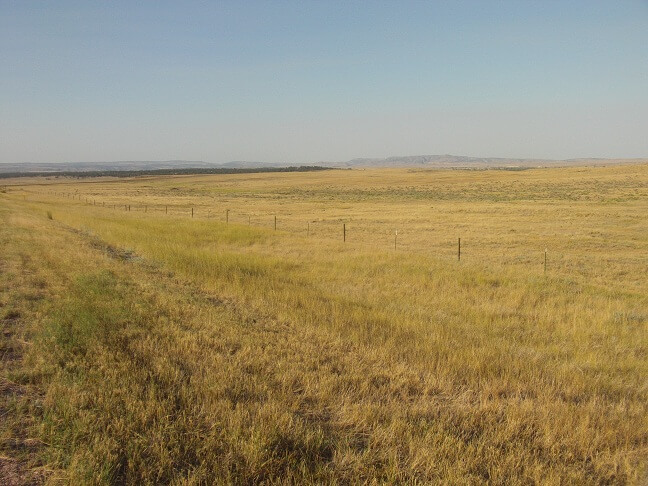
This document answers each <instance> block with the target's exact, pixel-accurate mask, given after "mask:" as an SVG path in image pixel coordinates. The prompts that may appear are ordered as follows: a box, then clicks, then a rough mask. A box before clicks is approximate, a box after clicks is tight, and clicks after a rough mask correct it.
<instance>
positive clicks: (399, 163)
mask: <svg viewBox="0 0 648 486" xmlns="http://www.w3.org/2000/svg"><path fill="white" fill-rule="evenodd" d="M624 162H625V163H628V162H648V159H596V158H589V159H587V158H583V159H569V160H552V159H513V158H497V157H467V156H462V155H450V154H445V155H406V156H396V157H387V158H382V159H381V158H375V159H366V158H365V159H353V160H349V161H348V162H343V163H340V164H332V165H334V166H336V167H367V168H368V167H425V168H489V167H491V168H506V167H547V166H552V167H557V166H568V165H604V164H617V163H624ZM322 165H329V164H322Z"/></svg>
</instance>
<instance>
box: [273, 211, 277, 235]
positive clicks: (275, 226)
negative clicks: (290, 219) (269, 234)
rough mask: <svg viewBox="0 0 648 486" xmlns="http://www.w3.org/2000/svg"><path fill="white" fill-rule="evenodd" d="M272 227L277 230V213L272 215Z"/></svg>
mask: <svg viewBox="0 0 648 486" xmlns="http://www.w3.org/2000/svg"><path fill="white" fill-rule="evenodd" d="M274 229H275V231H277V215H276V214H275V217H274Z"/></svg>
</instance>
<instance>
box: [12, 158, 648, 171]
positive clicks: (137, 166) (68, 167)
mask: <svg viewBox="0 0 648 486" xmlns="http://www.w3.org/2000/svg"><path fill="white" fill-rule="evenodd" d="M647 162H648V158H640V159H605V158H578V159H566V160H554V159H524V158H520V159H515V158H503V157H468V156H463V155H450V154H444V155H404V156H392V157H385V158H357V159H352V160H348V161H346V162H317V163H302V164H290V163H282V162H275V163H271V162H254V161H231V162H225V163H212V162H204V161H202V160H163V161H155V160H152V161H147V160H132V161H128V160H127V161H115V162H61V163H31V162H24V163H12V164H0V174H6V173H20V174H23V173H29V174H33V173H63V172H114V171H118V172H126V171H132V172H142V171H155V170H186V169H270V168H282V167H296V166H299V167H314V166H318V167H330V168H371V167H411V168H416V167H418V168H429V169H434V168H457V169H461V168H474V169H479V168H511V167H521V168H530V167H562V166H579V165H606V164H622V163H647Z"/></svg>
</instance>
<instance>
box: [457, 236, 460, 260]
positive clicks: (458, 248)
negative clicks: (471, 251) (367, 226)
mask: <svg viewBox="0 0 648 486" xmlns="http://www.w3.org/2000/svg"><path fill="white" fill-rule="evenodd" d="M457 261H461V238H459V240H458V242H457Z"/></svg>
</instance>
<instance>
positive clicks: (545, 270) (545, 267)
mask: <svg viewBox="0 0 648 486" xmlns="http://www.w3.org/2000/svg"><path fill="white" fill-rule="evenodd" d="M544 273H545V274H546V273H547V249H546V248H545V253H544Z"/></svg>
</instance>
